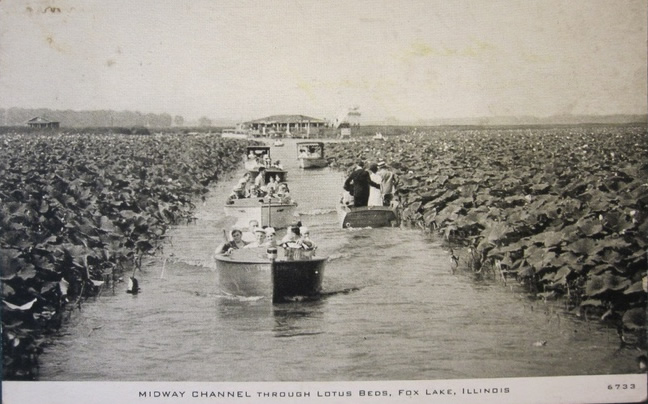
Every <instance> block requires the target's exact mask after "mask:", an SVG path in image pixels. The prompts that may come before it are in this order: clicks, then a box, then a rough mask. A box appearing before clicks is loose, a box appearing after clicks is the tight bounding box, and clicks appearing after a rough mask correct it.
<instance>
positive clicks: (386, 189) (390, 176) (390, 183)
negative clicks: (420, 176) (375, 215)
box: [378, 160, 396, 206]
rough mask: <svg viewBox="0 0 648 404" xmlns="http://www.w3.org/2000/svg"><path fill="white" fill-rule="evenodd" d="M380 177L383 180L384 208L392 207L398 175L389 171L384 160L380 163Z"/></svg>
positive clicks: (381, 185)
mask: <svg viewBox="0 0 648 404" xmlns="http://www.w3.org/2000/svg"><path fill="white" fill-rule="evenodd" d="M378 175H380V177H381V178H382V182H381V184H380V193H381V194H382V203H383V206H390V205H391V202H392V201H393V200H394V192H395V191H396V184H395V183H396V175H395V174H394V173H393V172H391V171H390V170H389V168H388V167H387V164H386V163H385V161H384V160H380V161H379V162H378Z"/></svg>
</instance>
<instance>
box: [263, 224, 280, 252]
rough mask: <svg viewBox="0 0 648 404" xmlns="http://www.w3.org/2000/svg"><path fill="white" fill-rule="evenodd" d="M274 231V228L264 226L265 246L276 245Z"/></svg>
mask: <svg viewBox="0 0 648 404" xmlns="http://www.w3.org/2000/svg"><path fill="white" fill-rule="evenodd" d="M275 236H276V232H275V229H274V228H272V227H266V228H265V243H264V246H265V247H276V246H277V240H276V238H275Z"/></svg>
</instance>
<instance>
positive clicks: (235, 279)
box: [214, 142, 398, 303]
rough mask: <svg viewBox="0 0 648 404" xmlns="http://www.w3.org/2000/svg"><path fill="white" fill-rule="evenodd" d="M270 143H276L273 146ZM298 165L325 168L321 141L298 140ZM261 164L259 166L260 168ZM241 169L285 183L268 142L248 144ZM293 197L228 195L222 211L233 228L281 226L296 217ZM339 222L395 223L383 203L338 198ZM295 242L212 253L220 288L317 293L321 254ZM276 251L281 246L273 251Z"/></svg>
mask: <svg viewBox="0 0 648 404" xmlns="http://www.w3.org/2000/svg"><path fill="white" fill-rule="evenodd" d="M275 147H281V146H276V145H275ZM297 158H298V160H299V166H300V168H304V169H309V168H321V167H326V166H327V165H328V162H327V160H326V158H325V155H324V143H323V142H298V143H297ZM262 167H263V169H261V168H262ZM245 169H246V171H247V172H249V173H250V174H251V178H256V177H257V176H258V175H259V172H260V171H265V179H266V183H270V182H274V183H280V184H281V183H283V184H287V178H288V172H287V171H286V170H284V169H283V167H282V166H281V165H280V164H279V162H278V161H273V160H272V158H271V155H270V147H269V146H248V148H247V159H246V162H245ZM297 206H298V204H297V202H295V201H293V200H292V199H291V198H285V197H282V196H274V195H272V194H268V195H265V196H259V197H249V198H239V199H230V200H228V201H227V202H226V204H225V214H226V215H227V216H231V217H234V218H236V223H235V224H234V226H235V227H238V228H245V227H247V226H248V224H249V223H250V221H252V220H256V221H257V222H258V223H259V225H260V227H266V226H267V227H272V228H274V229H277V230H280V229H286V228H288V227H289V226H290V224H291V223H294V222H295V221H296V220H297ZM337 213H338V219H339V223H340V227H342V228H345V229H348V228H364V227H371V228H376V227H393V226H396V225H397V224H398V217H397V215H396V212H395V211H394V210H393V209H391V208H389V207H382V206H368V207H350V206H347V205H345V204H344V202H343V201H342V199H341V200H340V201H339V203H338V206H337ZM291 248H296V249H299V248H300V247H299V244H294V245H292V246H290V245H289V246H288V247H285V248H284V247H278V248H274V247H271V248H267V249H266V248H253V249H242V250H234V251H233V252H232V253H231V254H228V255H224V254H215V256H214V258H215V261H216V270H217V271H218V277H219V284H220V288H221V291H222V292H224V293H227V294H231V295H234V296H245V297H264V298H265V297H269V298H271V299H272V302H273V303H281V302H286V301H294V300H302V299H314V298H318V297H319V295H320V294H321V290H322V279H323V276H324V269H325V266H326V261H327V258H326V257H316V256H311V255H310V254H301V253H300V251H289V249H291ZM278 250H282V251H281V253H279V251H278Z"/></svg>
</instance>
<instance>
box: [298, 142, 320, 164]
mask: <svg viewBox="0 0 648 404" xmlns="http://www.w3.org/2000/svg"><path fill="white" fill-rule="evenodd" d="M297 159H298V160H299V167H301V168H321V167H326V166H327V165H328V161H327V160H326V158H324V142H298V143H297Z"/></svg>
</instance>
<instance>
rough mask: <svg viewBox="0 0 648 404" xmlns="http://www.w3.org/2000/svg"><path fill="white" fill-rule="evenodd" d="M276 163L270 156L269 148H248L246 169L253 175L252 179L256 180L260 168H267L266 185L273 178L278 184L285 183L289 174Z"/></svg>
mask: <svg viewBox="0 0 648 404" xmlns="http://www.w3.org/2000/svg"><path fill="white" fill-rule="evenodd" d="M275 163H276V162H273V161H272V158H271V156H270V147H269V146H248V147H247V154H246V160H245V169H246V170H247V171H249V172H250V174H252V178H256V176H257V174H258V173H259V168H260V167H265V169H266V171H265V177H266V178H265V180H266V183H268V182H270V179H271V178H274V179H276V180H277V181H278V182H285V181H286V177H287V175H288V172H287V171H286V170H284V169H283V168H282V167H280V166H278V165H276V164H275Z"/></svg>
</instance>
